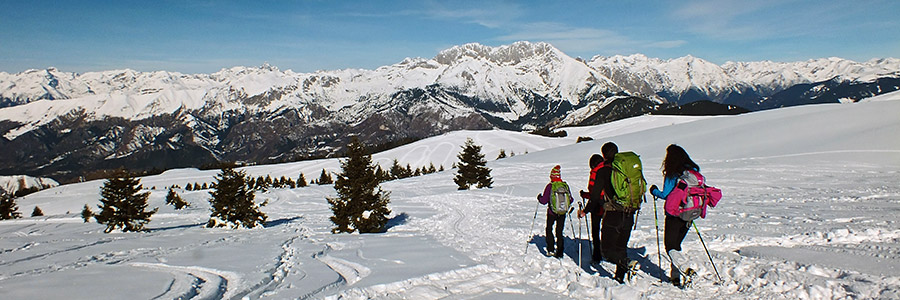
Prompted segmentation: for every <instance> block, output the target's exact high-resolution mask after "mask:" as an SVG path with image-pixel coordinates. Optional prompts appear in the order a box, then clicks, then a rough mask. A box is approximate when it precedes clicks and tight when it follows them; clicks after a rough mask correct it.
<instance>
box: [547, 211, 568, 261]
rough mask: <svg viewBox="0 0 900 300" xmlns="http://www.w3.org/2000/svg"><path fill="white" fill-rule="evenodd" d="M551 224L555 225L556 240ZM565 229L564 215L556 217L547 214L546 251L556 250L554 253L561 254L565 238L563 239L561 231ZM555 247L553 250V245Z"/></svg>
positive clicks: (555, 215)
mask: <svg viewBox="0 0 900 300" xmlns="http://www.w3.org/2000/svg"><path fill="white" fill-rule="evenodd" d="M553 223H556V238H554V236H553V231H554V230H553ZM565 227H566V215H557V214H553V213H549V212H548V213H547V251H553V250H554V249H556V250H558V251H556V253H563V247H564V245H565V238H564V237H563V229H565ZM554 244H555V245H556V247H555V248H554V247H553V245H554Z"/></svg>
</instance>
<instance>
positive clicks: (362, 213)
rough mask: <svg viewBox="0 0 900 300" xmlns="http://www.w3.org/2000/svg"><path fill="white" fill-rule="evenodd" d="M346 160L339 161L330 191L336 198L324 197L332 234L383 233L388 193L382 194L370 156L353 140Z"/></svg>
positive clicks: (358, 142) (364, 148)
mask: <svg viewBox="0 0 900 300" xmlns="http://www.w3.org/2000/svg"><path fill="white" fill-rule="evenodd" d="M347 149H348V150H347V159H346V160H343V161H341V169H342V173H340V174H337V181H336V182H335V184H334V189H335V191H336V192H337V194H338V197H337V198H330V197H329V198H327V200H328V203H329V204H330V205H331V211H332V212H333V213H334V215H333V216H332V217H331V222H332V223H334V225H335V226H336V227H334V228H332V229H331V232H332V233H339V232H348V233H351V232H354V231H357V230H358V231H359V232H361V233H375V232H384V230H385V229H386V228H385V226H387V221H388V218H387V216H388V215H390V213H391V211H390V209H388V207H387V205H388V203H390V199H389V193H387V192H385V191H382V190H381V187H380V186H379V184H380V182H379V181H378V179H377V178H376V174H375V165H374V164H373V163H372V155H371V154H369V153H368V151H367V150H366V147H365V146H364V145H363V144H362V142H360V141H359V139H358V138H356V137H354V138H353V140H352V141H351V142H350V144H349V145H347Z"/></svg>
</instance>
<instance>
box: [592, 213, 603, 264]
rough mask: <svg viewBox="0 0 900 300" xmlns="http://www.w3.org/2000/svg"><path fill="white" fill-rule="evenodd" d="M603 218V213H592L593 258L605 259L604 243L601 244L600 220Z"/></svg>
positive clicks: (597, 259) (594, 259)
mask: <svg viewBox="0 0 900 300" xmlns="http://www.w3.org/2000/svg"><path fill="white" fill-rule="evenodd" d="M601 220H603V215H602V214H595V213H591V243H592V244H593V247H592V248H591V249H593V250H594V253H591V260H593V261H597V262H599V261H602V260H603V248H602V247H603V245H601V244H600V221H601Z"/></svg>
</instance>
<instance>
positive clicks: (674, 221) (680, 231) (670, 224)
mask: <svg viewBox="0 0 900 300" xmlns="http://www.w3.org/2000/svg"><path fill="white" fill-rule="evenodd" d="M689 226H691V224H690V222H688V221H685V220H682V219H681V218H679V217H673V216H670V215H666V228H665V235H664V238H663V239H664V241H665V242H664V243H665V245H666V253H669V250H672V249H675V250H678V251H681V241H684V237H685V236H687V233H688V231H690V230H691V227H689Z"/></svg>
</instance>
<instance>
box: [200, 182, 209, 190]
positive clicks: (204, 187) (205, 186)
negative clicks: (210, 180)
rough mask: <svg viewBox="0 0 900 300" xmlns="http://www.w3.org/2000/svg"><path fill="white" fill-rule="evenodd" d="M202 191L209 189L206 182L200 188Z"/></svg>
mask: <svg viewBox="0 0 900 300" xmlns="http://www.w3.org/2000/svg"><path fill="white" fill-rule="evenodd" d="M200 189H204V190H205V189H209V186H208V185H206V182H204V183H203V185H202V186H200Z"/></svg>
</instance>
